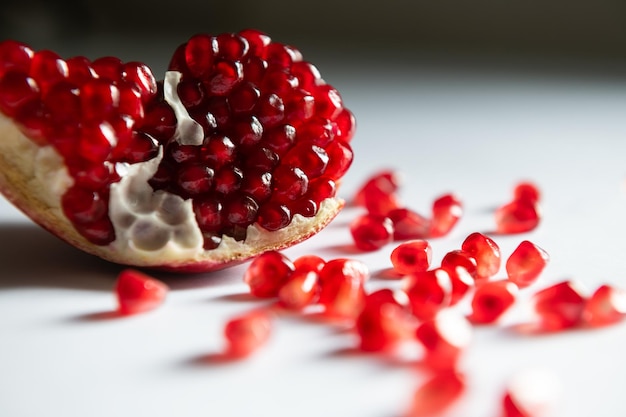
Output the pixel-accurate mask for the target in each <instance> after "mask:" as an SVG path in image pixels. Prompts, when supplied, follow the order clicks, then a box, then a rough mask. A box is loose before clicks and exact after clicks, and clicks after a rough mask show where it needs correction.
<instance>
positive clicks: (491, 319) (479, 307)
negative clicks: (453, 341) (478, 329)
mask: <svg viewBox="0 0 626 417" xmlns="http://www.w3.org/2000/svg"><path fill="white" fill-rule="evenodd" d="M518 290H519V289H518V287H517V285H515V284H514V283H512V282H510V281H508V280H500V281H489V282H485V283H483V284H481V285H480V286H478V287H477V288H476V291H475V292H474V296H473V297H472V313H471V315H470V317H469V319H470V321H471V322H472V323H476V324H491V323H495V322H496V321H498V320H499V319H500V318H501V317H502V316H503V315H504V313H506V312H507V311H508V310H509V308H511V306H513V304H514V303H515V300H516V298H517V293H518Z"/></svg>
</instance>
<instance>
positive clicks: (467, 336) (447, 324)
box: [415, 309, 472, 371]
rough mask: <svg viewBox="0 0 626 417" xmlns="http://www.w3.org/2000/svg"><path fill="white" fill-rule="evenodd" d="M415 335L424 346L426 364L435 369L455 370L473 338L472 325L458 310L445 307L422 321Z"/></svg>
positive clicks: (424, 361) (423, 359)
mask: <svg viewBox="0 0 626 417" xmlns="http://www.w3.org/2000/svg"><path fill="white" fill-rule="evenodd" d="M415 336H416V338H417V340H418V341H419V342H420V344H421V346H422V347H423V348H424V356H423V358H422V361H423V363H424V365H426V366H427V367H429V368H431V369H435V370H439V371H441V370H454V369H456V367H457V363H458V361H459V359H460V357H461V355H462V353H463V352H464V351H465V350H466V349H467V347H468V346H469V344H470V341H471V339H472V327H471V325H470V323H469V322H468V321H467V319H466V318H465V317H463V316H462V315H460V314H459V313H458V312H456V311H452V310H450V309H445V310H442V311H440V312H438V313H437V314H436V315H435V316H434V317H433V318H431V319H429V320H426V321H424V322H422V323H421V324H420V325H419V326H418V327H417V330H416V331H415Z"/></svg>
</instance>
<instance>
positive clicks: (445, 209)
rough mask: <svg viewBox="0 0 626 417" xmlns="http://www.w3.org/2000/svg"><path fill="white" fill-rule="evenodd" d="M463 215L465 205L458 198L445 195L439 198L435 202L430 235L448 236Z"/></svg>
mask: <svg viewBox="0 0 626 417" xmlns="http://www.w3.org/2000/svg"><path fill="white" fill-rule="evenodd" d="M462 215H463V204H462V203H461V200H459V198H458V197H457V196H455V195H453V194H445V195H443V196H441V197H438V198H437V199H435V201H434V202H433V207H432V219H431V223H430V231H429V235H430V236H431V237H441V236H445V235H447V234H448V233H450V231H451V230H452V228H454V226H455V225H456V224H457V222H458V221H459V219H460V218H461V216H462Z"/></svg>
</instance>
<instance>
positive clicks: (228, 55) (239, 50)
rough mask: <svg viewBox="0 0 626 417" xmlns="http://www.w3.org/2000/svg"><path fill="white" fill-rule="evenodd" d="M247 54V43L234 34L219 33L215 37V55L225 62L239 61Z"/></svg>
mask: <svg viewBox="0 0 626 417" xmlns="http://www.w3.org/2000/svg"><path fill="white" fill-rule="evenodd" d="M247 53H248V41H247V40H246V39H245V38H243V37H241V36H239V35H237V34H234V33H220V34H219V35H217V36H216V37H215V55H216V56H218V57H220V58H224V59H227V60H231V61H235V60H238V59H241V58H242V57H243V56H244V55H245V54H247Z"/></svg>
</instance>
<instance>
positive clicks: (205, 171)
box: [177, 164, 215, 196]
mask: <svg viewBox="0 0 626 417" xmlns="http://www.w3.org/2000/svg"><path fill="white" fill-rule="evenodd" d="M214 177H215V172H213V170H212V169H211V168H208V167H206V166H204V165H201V164H190V165H186V166H184V167H183V168H182V169H180V170H179V171H178V177H177V185H178V186H179V187H180V189H181V190H182V191H183V192H184V193H186V194H188V195H192V196H194V195H199V194H205V193H207V192H209V191H211V189H212V188H213V180H214Z"/></svg>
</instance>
